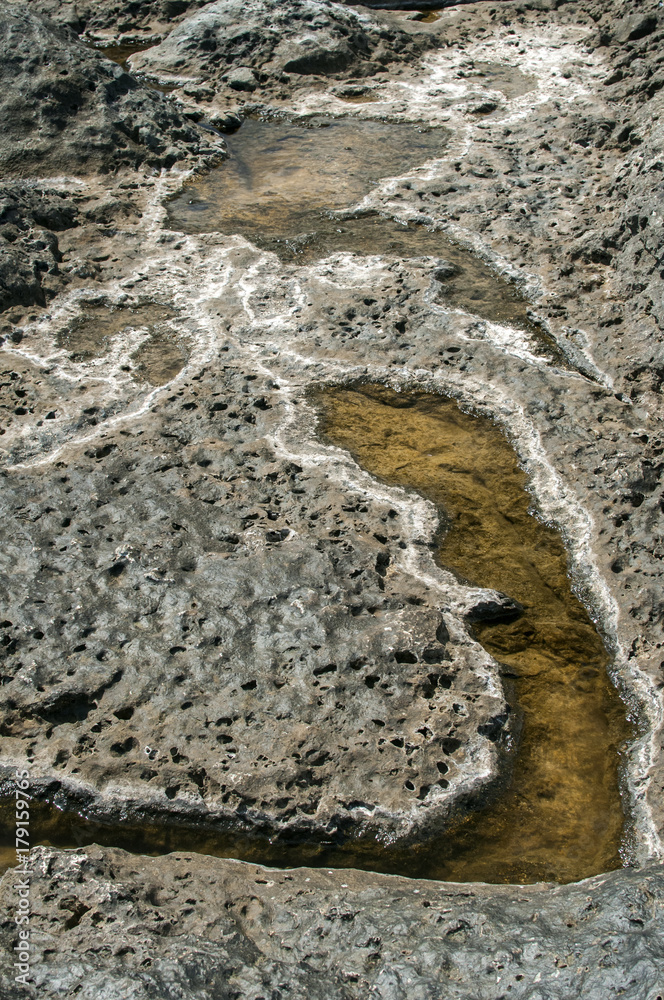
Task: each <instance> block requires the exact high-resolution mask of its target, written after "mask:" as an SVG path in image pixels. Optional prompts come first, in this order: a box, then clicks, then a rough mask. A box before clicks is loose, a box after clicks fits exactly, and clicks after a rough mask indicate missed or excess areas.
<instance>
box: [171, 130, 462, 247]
mask: <svg viewBox="0 0 664 1000" xmlns="http://www.w3.org/2000/svg"><path fill="white" fill-rule="evenodd" d="M449 134H450V133H449V132H448V131H447V129H440V128H438V129H430V128H425V127H419V126H416V125H410V124H390V123H388V122H382V121H363V120H360V119H355V118H321V117H315V118H310V119H307V120H306V121H300V122H299V123H297V124H296V123H293V122H288V121H283V120H280V119H271V120H263V119H256V118H248V119H247V120H246V121H245V122H244V123H243V125H242V126H241V128H240V129H238V131H237V132H235V133H233V134H232V135H229V136H228V137H227V143H228V149H229V152H230V158H229V159H228V160H227V161H226V162H225V163H224V164H223V165H222V166H220V167H219V168H218V169H216V170H213V171H211V172H210V173H209V174H207V175H205V176H204V177H198V178H196V179H195V181H193V183H191V184H189V185H187V186H186V187H185V188H184V190H183V191H182V193H181V194H180V195H179V196H178V197H177V198H175V199H174V200H173V201H171V202H170V203H169V205H168V212H169V219H170V223H171V225H172V227H173V228H177V229H181V230H184V231H185V232H192V233H203V232H211V231H218V232H222V233H239V234H241V235H243V236H246V237H247V238H248V239H250V240H252V241H254V242H255V241H257V240H261V241H265V240H281V241H284V240H289V239H293V238H294V237H297V236H300V235H302V234H303V233H307V232H312V231H315V230H316V229H317V227H318V224H319V218H320V213H322V212H329V211H338V210H340V209H344V208H348V207H350V206H351V205H354V204H355V203H357V202H358V201H359V200H360V199H361V198H362V197H363V196H364V195H366V194H368V193H369V191H371V189H372V188H374V187H375V185H376V184H377V182H378V181H379V180H380V179H381V178H383V177H394V176H399V175H400V174H403V173H406V172H407V171H408V170H410V169H411V168H413V167H416V166H418V165H420V164H422V163H425V162H426V161H427V160H431V159H435V158H436V157H440V156H442V155H443V154H444V152H445V147H446V145H447V140H448V138H449ZM273 249H275V251H277V252H278V250H277V247H276V246H275V247H273Z"/></svg>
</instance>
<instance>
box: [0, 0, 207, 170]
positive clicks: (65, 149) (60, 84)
mask: <svg viewBox="0 0 664 1000" xmlns="http://www.w3.org/2000/svg"><path fill="white" fill-rule="evenodd" d="M0 39H1V41H2V45H3V48H4V51H5V53H6V54H7V55H6V58H5V59H3V62H2V68H1V69H0V83H1V86H2V94H1V96H0V113H1V114H2V120H3V133H2V138H1V139H0V164H1V165H2V169H3V172H4V174H5V176H7V175H8V174H9V175H16V176H20V177H25V176H28V175H30V174H34V173H35V172H38V173H40V174H41V175H42V176H45V175H48V174H50V175H54V174H62V173H72V172H78V173H89V172H92V171H95V170H103V171H109V170H116V169H118V168H119V167H123V166H129V167H135V166H138V165H139V164H147V165H149V166H152V167H164V166H170V165H172V164H173V163H176V162H177V161H178V160H182V159H185V158H188V157H192V156H196V157H199V158H200V162H206V161H207V162H209V161H210V160H211V159H212V158H214V157H215V156H217V157H218V156H219V155H221V154H223V143H222V142H221V141H219V140H215V139H214V137H213V136H211V135H210V134H209V133H203V132H201V131H200V130H199V129H197V128H196V127H195V126H193V125H192V124H191V123H189V122H188V121H186V120H185V119H184V118H183V117H182V116H181V114H180V113H179V112H178V111H177V109H176V108H174V107H173V105H172V104H171V103H170V102H169V101H168V100H167V99H166V98H164V97H163V96H162V95H161V94H158V93H155V92H154V91H152V92H148V91H146V90H145V89H143V88H142V87H141V86H140V85H139V84H138V83H137V82H136V81H135V80H134V79H133V78H132V77H131V76H129V75H128V74H127V73H124V72H123V71H122V70H121V69H120V67H119V66H117V65H116V64H115V63H112V62H110V61H109V60H107V59H104V58H103V57H102V56H100V55H99V54H98V53H95V52H93V51H91V50H90V49H89V48H87V47H86V46H83V45H81V43H80V42H78V41H77V40H76V38H75V36H73V35H72V34H71V32H69V31H68V30H67V29H66V28H62V27H58V26H56V25H55V24H54V23H52V22H50V23H49V22H46V21H43V20H41V19H40V18H39V17H36V16H35V15H33V14H32V13H31V12H29V11H25V10H20V9H17V8H16V7H14V6H13V5H11V6H10V7H7V8H5V10H4V11H3V13H2V16H1V18H0Z"/></svg>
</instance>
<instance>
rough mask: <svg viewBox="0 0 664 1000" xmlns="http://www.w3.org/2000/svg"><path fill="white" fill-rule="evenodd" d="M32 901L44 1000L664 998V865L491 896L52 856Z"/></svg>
mask: <svg viewBox="0 0 664 1000" xmlns="http://www.w3.org/2000/svg"><path fill="white" fill-rule="evenodd" d="M3 889H4V895H3V905H4V906H7V905H11V896H10V894H11V882H10V881H9V880H7V882H6V886H3ZM33 892H34V897H35V907H34V932H33V939H34V944H35V949H34V950H35V956H34V966H33V973H34V979H35V985H36V989H37V994H38V995H39V996H45V997H58V996H77V997H83V998H84V1000H96V998H97V997H99V996H109V997H114V998H115V997H118V998H120V997H123V998H125V997H131V998H132V1000H133V998H136V1000H144V998H145V1000H148V998H152V997H169V998H170V997H181V998H183V1000H190V998H191V1000H217V998H220V997H223V998H224V1000H225V998H231V997H233V998H238V1000H239V998H243V1000H244V998H245V997H251V998H256V1000H257V998H259V997H295V998H297V1000H306V998H309V997H313V998H315V1000H332V998H334V1000H337V998H339V1000H347V998H349V997H365V996H379V997H390V998H395V1000H396V998H399V1000H402V998H403V1000H406V998H408V1000H411V998H415V1000H429V998H432V997H446V998H448V997H449V998H450V1000H466V998H467V997H469V996H473V997H477V998H478V1000H495V998H498V997H503V996H504V997H517V998H519V1000H533V998H534V997H542V998H543V997H565V998H568V997H573V996H584V997H588V998H589V1000H605V998H606V997H607V996H625V997H653V998H656V997H657V996H661V982H662V979H661V972H662V963H663V962H664V950H663V947H662V939H661V934H660V927H661V921H662V919H663V917H664V880H663V879H662V873H661V870H660V869H659V868H647V869H645V870H644V871H641V872H638V873H635V872H625V873H617V872H614V873H612V874H610V875H607V876H601V877H598V878H595V879H589V880H587V881H585V882H581V883H579V884H578V885H574V886H558V887H552V886H525V887H524V886H500V887H495V886H494V887H489V886H485V885H468V886H459V885H454V884H445V883H436V882H426V881H417V880H414V879H403V878H396V877H389V876H387V877H386V876H381V875H373V874H369V873H365V872H356V871H347V872H336V871H320V870H315V869H310V868H309V869H307V868H296V869H293V870H291V871H288V872H284V871H275V870H273V869H269V868H261V867H258V866H255V865H247V864H242V863H240V862H237V861H220V860H219V861H218V860H215V859H209V860H208V861H207V862H206V864H205V865H202V864H201V863H200V859H199V858H197V857H196V856H192V855H187V854H183V855H182V854H172V855H170V856H169V857H166V858H159V859H153V858H141V857H135V856H132V855H128V854H125V853H124V852H123V851H118V850H108V851H102V850H101V849H100V848H97V847H93V848H90V849H89V850H88V851H86V852H82V851H73V852H71V853H70V854H63V853H61V852H56V851H53V850H52V849H49V848H39V849H37V850H36V851H35V875H34V878H33ZM2 936H3V943H6V947H11V933H8V932H7V930H6V929H5V927H3V928H2ZM600 942H601V943H600ZM56 956H57V958H56ZM9 989H10V990H11V987H9ZM3 995H4V996H7V997H9V996H15V995H16V994H14V993H11V992H6V993H4V994H3Z"/></svg>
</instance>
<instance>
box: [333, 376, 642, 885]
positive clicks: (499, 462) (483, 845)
mask: <svg viewBox="0 0 664 1000" xmlns="http://www.w3.org/2000/svg"><path fill="white" fill-rule="evenodd" d="M319 399H320V405H321V408H322V413H323V423H322V430H323V433H324V435H325V436H326V438H327V439H328V440H329V441H331V442H332V443H334V444H336V445H339V446H341V447H343V448H346V449H347V450H348V451H350V452H351V454H353V456H354V457H355V458H356V459H357V461H358V463H359V464H360V465H361V466H362V467H363V468H364V469H366V470H367V471H368V472H370V473H372V474H373V475H376V476H378V477H379V478H380V479H381V480H383V481H384V482H387V483H390V484H395V485H399V486H404V487H406V488H409V489H414V490H416V491H417V492H418V493H419V494H420V495H421V496H424V497H427V498H428V499H429V500H432V501H433V502H434V503H435V504H436V506H437V507H438V509H439V511H440V513H441V523H442V525H443V528H442V529H441V537H440V547H439V550H438V559H439V562H440V563H441V565H443V566H445V567H448V568H449V569H451V570H453V571H454V572H455V573H456V574H457V575H458V576H459V577H460V578H461V579H464V580H468V581H470V582H472V583H474V584H477V585H480V586H484V587H491V588H494V589H496V590H499V591H503V592H504V593H506V594H508V595H509V596H510V597H512V598H515V599H516V600H517V601H519V602H520V603H521V604H522V605H523V608H524V611H523V614H522V615H520V616H519V617H518V618H517V619H516V620H513V621H511V622H501V623H496V622H494V623H491V622H485V623H482V624H476V625H475V633H476V635H477V638H478V639H479V641H480V642H481V643H482V645H483V646H484V647H485V648H486V649H487V650H488V651H489V652H490V653H491V654H492V655H493V656H494V657H495V658H496V659H497V660H498V661H499V663H500V664H501V665H502V674H503V677H504V679H505V681H506V688H507V693H508V697H509V698H510V701H511V702H512V710H513V711H512V715H513V718H516V719H518V720H519V723H518V726H517V729H520V730H521V731H520V736H519V746H518V751H517V753H516V759H515V761H514V765H513V768H512V773H511V778H510V779H509V783H508V787H507V788H506V789H504V790H503V791H502V793H501V794H500V795H499V797H498V798H497V800H496V802H495V803H494V804H492V805H490V806H489V807H487V808H485V809H483V810H481V811H479V812H476V813H474V814H472V815H470V816H469V817H468V819H467V820H466V821H465V822H463V823H462V824H461V825H460V826H459V827H458V828H457V829H456V830H454V831H450V835H449V836H446V837H444V838H442V842H440V843H437V844H436V845H428V846H426V847H424V848H422V850H423V852H424V853H425V854H426V855H427V856H428V860H429V863H430V865H431V867H432V871H433V872H435V874H436V877H438V878H444V879H452V880H461V881H465V880H468V879H477V880H481V881H488V882H496V881H498V882H500V881H514V882H527V881H533V880H536V879H554V880H556V881H563V882H565V881H575V880H577V879H580V878H584V877H586V876H589V875H591V874H595V873H597V872H601V871H606V870H608V869H611V868H615V867H617V866H619V864H620V846H621V839H622V835H623V825H624V814H623V810H622V807H621V800H620V794H619V788H618V764H619V754H620V751H621V750H622V749H624V747H625V745H626V742H627V740H628V739H629V736H630V733H631V730H630V726H629V724H628V722H627V719H626V713H625V706H624V704H623V703H622V701H621V700H620V698H619V697H618V694H617V692H616V690H615V688H614V687H613V686H612V685H611V683H610V680H609V677H608V674H607V671H606V667H607V664H608V655H607V652H606V650H605V648H604V645H603V643H602V640H601V638H600V636H599V635H598V633H597V631H596V630H595V628H594V626H593V624H592V622H591V620H590V618H589V616H588V613H587V611H586V609H585V608H584V607H583V605H582V604H581V603H580V601H579V600H578V599H577V598H576V597H575V596H574V594H573V592H572V590H571V586H570V581H569V578H568V576H567V572H566V570H567V559H566V553H565V549H564V546H563V544H562V541H561V538H560V536H559V535H558V534H557V532H556V531H554V530H553V529H552V528H551V527H549V526H547V525H546V524H544V523H543V522H542V521H541V520H539V519H538V518H537V517H535V516H534V514H533V512H532V509H531V508H532V498H531V496H530V495H529V493H528V492H527V491H526V484H527V479H526V475H525V473H524V472H523V471H522V470H521V469H520V468H519V466H518V462H517V458H516V455H515V453H514V451H513V449H512V448H511V446H510V445H509V443H508V441H507V440H506V438H505V437H504V436H503V435H502V434H501V432H500V431H499V430H498V428H497V427H496V426H495V425H493V424H492V423H491V422H490V421H489V420H486V419H482V418H478V417H473V416H470V415H468V414H466V413H464V412H462V411H461V410H460V409H459V407H458V406H457V404H456V403H455V402H454V401H453V400H450V399H444V398H441V397H439V396H434V395H427V394H424V393H414V394H401V393H397V392H394V391H392V390H388V389H386V388H384V387H383V386H376V385H374V386H363V387H356V388H354V389H350V390H349V389H339V390H334V391H328V392H325V393H322V394H320V396H319Z"/></svg>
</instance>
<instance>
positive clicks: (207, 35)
mask: <svg viewBox="0 0 664 1000" xmlns="http://www.w3.org/2000/svg"><path fill="white" fill-rule="evenodd" d="M424 44H428V45H430V44H432V43H431V41H430V40H428V39H427V36H425V35H423V36H422V38H421V39H419V40H417V39H414V36H412V35H409V34H408V33H406V32H405V31H403V30H401V29H400V28H399V27H398V26H397V25H393V26H390V25H382V24H377V23H375V22H372V21H371V20H370V19H369V18H368V17H367V16H366V15H365V14H360V13H357V12H356V11H355V10H352V9H349V8H347V7H345V6H343V5H342V4H338V3H331V2H328V0H324V2H313V0H292V2H289V3H288V4H286V5H285V4H282V3H280V2H278V0H246V2H245V0H217V2H215V3H211V4H208V5H206V6H205V7H204V8H203V9H202V10H201V11H199V12H198V13H197V14H195V15H193V16H192V17H189V18H187V20H186V21H184V22H183V23H182V24H180V25H178V26H177V27H176V28H174V29H173V31H172V32H171V33H170V35H169V36H168V38H166V40H165V41H163V42H162V43H161V45H159V46H157V47H156V48H153V49H149V50H148V51H146V52H140V53H136V54H135V55H134V56H132V57H131V66H132V69H133V70H134V71H136V72H140V73H144V74H147V75H148V76H153V77H157V78H160V79H162V78H163V79H167V78H169V77H173V78H180V77H192V76H193V77H195V78H197V79H204V80H205V82H206V83H211V82H214V81H215V80H217V81H218V80H219V78H220V77H221V76H222V75H223V74H224V73H227V72H228V70H229V67H243V68H247V67H248V68H253V69H255V70H257V71H258V72H259V73H260V77H261V79H262V81H263V82H264V83H268V82H273V81H274V79H275V78H276V79H277V80H279V78H280V77H281V76H282V74H283V73H292V74H297V75H323V76H325V75H329V74H339V73H342V72H346V71H351V70H352V72H354V73H365V72H375V71H376V68H379V67H380V66H382V65H384V64H385V63H388V62H390V61H398V60H400V59H401V60H403V59H407V58H412V57H413V55H414V53H415V52H417V51H418V50H419V51H421V50H422V46H423V45H424Z"/></svg>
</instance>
